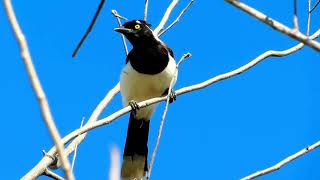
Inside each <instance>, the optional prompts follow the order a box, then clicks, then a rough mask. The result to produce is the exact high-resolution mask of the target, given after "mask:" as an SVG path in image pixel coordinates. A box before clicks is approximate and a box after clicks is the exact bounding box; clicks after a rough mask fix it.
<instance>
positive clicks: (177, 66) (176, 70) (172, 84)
mask: <svg viewBox="0 0 320 180" xmlns="http://www.w3.org/2000/svg"><path fill="white" fill-rule="evenodd" d="M189 57H191V53H189V52H188V53H187V54H184V55H183V56H182V58H181V59H180V61H179V62H178V64H177V65H176V69H175V72H174V76H173V77H172V79H171V82H170V85H169V89H168V96H167V100H166V106H165V108H164V111H163V114H162V118H161V123H160V127H159V130H158V136H157V141H156V145H155V147H154V149H153V152H152V156H151V160H150V165H149V171H148V176H147V179H150V175H151V171H152V167H153V163H154V159H155V157H156V154H157V150H158V147H159V143H160V139H161V134H162V129H163V125H164V121H165V118H166V115H167V111H168V108H169V100H170V95H169V94H170V93H171V90H172V88H173V86H174V83H175V81H176V79H177V75H178V68H179V65H180V64H181V63H182V62H183V61H184V60H186V59H187V58H189Z"/></svg>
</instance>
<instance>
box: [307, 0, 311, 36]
mask: <svg viewBox="0 0 320 180" xmlns="http://www.w3.org/2000/svg"><path fill="white" fill-rule="evenodd" d="M310 11H311V0H308V23H307V32H306V34H307V36H309V35H310V25H311V13H310Z"/></svg>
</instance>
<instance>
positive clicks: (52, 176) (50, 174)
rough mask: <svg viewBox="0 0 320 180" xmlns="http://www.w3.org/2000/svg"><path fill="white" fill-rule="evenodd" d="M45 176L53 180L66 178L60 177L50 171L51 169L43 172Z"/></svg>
mask: <svg viewBox="0 0 320 180" xmlns="http://www.w3.org/2000/svg"><path fill="white" fill-rule="evenodd" d="M43 175H45V176H47V177H50V178H52V179H55V180H64V178H62V177H60V176H59V175H58V174H56V173H54V172H52V171H50V170H49V169H46V170H45V171H44V172H43Z"/></svg>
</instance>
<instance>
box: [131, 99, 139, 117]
mask: <svg viewBox="0 0 320 180" xmlns="http://www.w3.org/2000/svg"><path fill="white" fill-rule="evenodd" d="M129 106H131V109H132V111H131V112H133V114H136V113H137V110H139V109H140V106H139V105H138V103H137V101H135V100H131V101H130V102H129Z"/></svg>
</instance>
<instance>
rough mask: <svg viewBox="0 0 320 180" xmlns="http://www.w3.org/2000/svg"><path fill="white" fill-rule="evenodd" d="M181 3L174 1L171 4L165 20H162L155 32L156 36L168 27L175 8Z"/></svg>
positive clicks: (177, 0)
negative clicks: (167, 24)
mask: <svg viewBox="0 0 320 180" xmlns="http://www.w3.org/2000/svg"><path fill="white" fill-rule="evenodd" d="M178 2H179V0H173V1H172V2H171V4H170V6H169V7H168V8H167V10H166V12H165V13H164V15H163V18H162V19H161V21H160V23H159V25H158V27H157V28H156V29H155V30H154V31H153V32H154V34H156V35H158V34H159V32H160V31H161V30H162V29H163V27H164V26H165V25H166V23H167V21H168V19H169V16H170V14H171V12H172V10H173V9H174V7H175V6H176V5H177V3H178Z"/></svg>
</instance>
